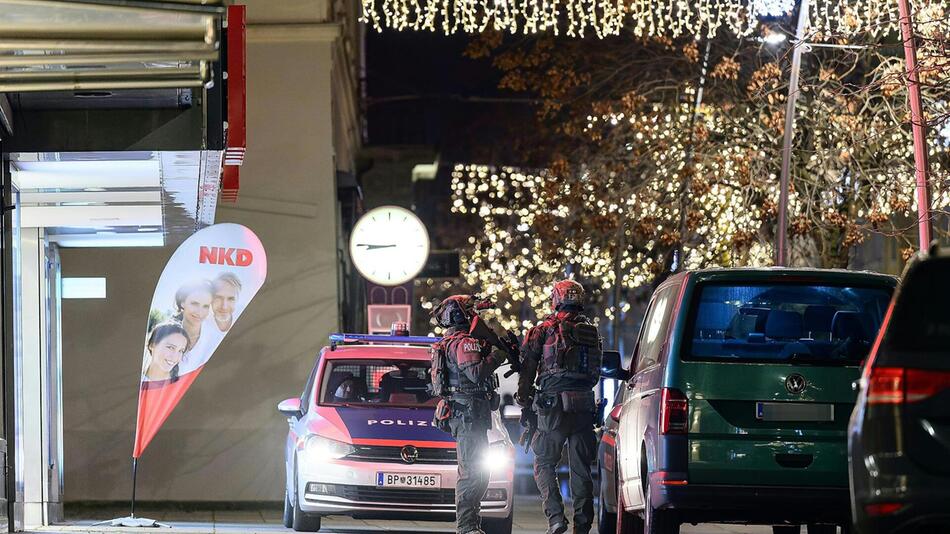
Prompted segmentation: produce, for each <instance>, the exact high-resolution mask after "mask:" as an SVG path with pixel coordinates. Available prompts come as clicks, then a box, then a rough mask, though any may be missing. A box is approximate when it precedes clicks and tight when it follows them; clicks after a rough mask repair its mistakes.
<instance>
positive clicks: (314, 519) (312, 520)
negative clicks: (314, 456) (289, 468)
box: [291, 465, 320, 532]
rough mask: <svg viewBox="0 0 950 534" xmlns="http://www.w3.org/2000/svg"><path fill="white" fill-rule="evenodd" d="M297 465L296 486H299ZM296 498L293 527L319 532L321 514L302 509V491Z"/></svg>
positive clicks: (295, 472) (297, 529)
mask: <svg viewBox="0 0 950 534" xmlns="http://www.w3.org/2000/svg"><path fill="white" fill-rule="evenodd" d="M296 468H297V466H296V465H295V466H294V488H299V487H300V486H299V485H298V484H297V469H296ZM294 493H297V495H296V498H295V499H294V507H293V508H294V512H293V521H292V523H291V527H292V528H293V529H294V530H295V531H297V532H318V531H319V530H320V516H318V515H310V514H308V513H305V512H304V511H303V510H301V509H300V492H294Z"/></svg>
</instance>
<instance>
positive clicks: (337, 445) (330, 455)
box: [304, 436, 356, 463]
mask: <svg viewBox="0 0 950 534" xmlns="http://www.w3.org/2000/svg"><path fill="white" fill-rule="evenodd" d="M354 452H356V449H354V448H353V446H352V445H349V444H346V443H343V442H342V441H336V440H334V439H329V438H324V437H322V436H310V437H309V438H307V443H306V445H304V455H305V456H306V458H307V460H309V461H311V462H316V463H320V462H326V461H329V460H338V459H340V458H343V457H344V456H349V455H350V454H353V453H354Z"/></svg>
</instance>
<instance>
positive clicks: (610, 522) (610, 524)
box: [597, 496, 617, 534]
mask: <svg viewBox="0 0 950 534" xmlns="http://www.w3.org/2000/svg"><path fill="white" fill-rule="evenodd" d="M597 502H598V505H597V532H599V533H600V534H617V514H616V513H611V512H609V511H607V503H605V502H604V497H603V496H601V497H600V498H599V499H597Z"/></svg>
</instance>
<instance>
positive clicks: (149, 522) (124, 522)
mask: <svg viewBox="0 0 950 534" xmlns="http://www.w3.org/2000/svg"><path fill="white" fill-rule="evenodd" d="M106 525H108V526H110V527H134V528H172V527H171V525H166V524H164V523H159V522H158V521H155V520H154V519H146V518H144V517H131V516H130V517H117V518H115V519H110V520H108V521H102V522H99V523H96V524H95V525H93V526H96V527H98V526H106Z"/></svg>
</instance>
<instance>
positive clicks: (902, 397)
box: [868, 367, 950, 404]
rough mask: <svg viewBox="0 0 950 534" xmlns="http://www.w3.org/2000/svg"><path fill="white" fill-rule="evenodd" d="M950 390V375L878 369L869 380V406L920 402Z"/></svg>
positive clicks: (940, 372)
mask: <svg viewBox="0 0 950 534" xmlns="http://www.w3.org/2000/svg"><path fill="white" fill-rule="evenodd" d="M947 388H950V372H948V371H925V370H923V369H904V368H901V367H879V368H876V369H872V370H871V377H870V378H869V379H868V404H903V403H910V402H920V401H922V400H925V399H929V398H930V397H933V396H934V395H936V394H937V393H940V392H941V391H943V390H945V389H947Z"/></svg>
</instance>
